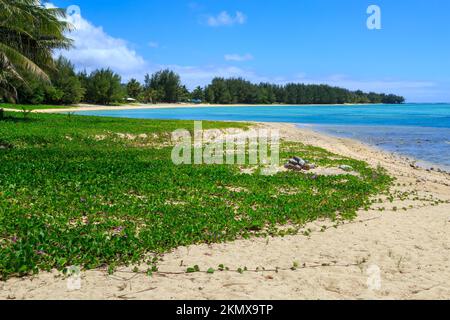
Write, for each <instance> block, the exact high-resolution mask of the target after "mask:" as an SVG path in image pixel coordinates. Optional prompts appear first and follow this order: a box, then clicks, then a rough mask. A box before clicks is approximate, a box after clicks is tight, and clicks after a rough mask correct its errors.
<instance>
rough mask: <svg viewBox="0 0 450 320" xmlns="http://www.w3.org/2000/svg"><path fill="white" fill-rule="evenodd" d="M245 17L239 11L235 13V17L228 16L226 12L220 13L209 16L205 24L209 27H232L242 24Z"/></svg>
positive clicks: (245, 19)
mask: <svg viewBox="0 0 450 320" xmlns="http://www.w3.org/2000/svg"><path fill="white" fill-rule="evenodd" d="M246 21H247V17H246V16H245V15H244V14H243V13H242V12H240V11H236V14H235V16H232V15H230V14H229V13H228V12H226V11H222V12H221V13H219V14H218V15H217V16H209V17H208V18H207V24H208V25H209V26H210V27H220V26H232V25H235V24H244V23H245V22H246Z"/></svg>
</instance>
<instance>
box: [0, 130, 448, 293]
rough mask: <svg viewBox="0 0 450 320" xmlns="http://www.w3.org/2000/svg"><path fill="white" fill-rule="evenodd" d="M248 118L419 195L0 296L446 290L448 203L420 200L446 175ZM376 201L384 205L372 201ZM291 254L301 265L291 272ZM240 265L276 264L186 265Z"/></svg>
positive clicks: (12, 283) (11, 284)
mask: <svg viewBox="0 0 450 320" xmlns="http://www.w3.org/2000/svg"><path fill="white" fill-rule="evenodd" d="M252 123H255V125H257V126H263V127H265V128H268V129H278V130H280V134H281V136H282V137H283V138H284V139H285V140H288V141H299V142H302V143H305V144H309V145H314V146H318V147H322V148H325V149H326V150H329V151H330V152H333V153H336V154H339V155H344V156H347V157H351V158H354V159H358V160H362V161H366V162H367V163H368V164H369V165H371V166H373V167H377V166H378V165H381V166H383V167H384V168H385V169H386V170H387V171H388V172H389V174H391V175H392V176H393V177H394V178H396V179H397V181H396V183H395V186H394V189H395V191H398V192H415V193H416V194H417V195H418V196H419V197H420V198H419V199H414V198H407V199H400V198H399V199H394V201H393V202H392V203H391V202H390V201H389V200H388V199H387V198H383V199H384V200H383V202H382V203H377V204H374V205H373V207H371V208H370V209H369V211H365V210H360V211H359V212H358V217H357V218H356V219H355V220H354V221H350V222H348V223H344V224H342V225H339V226H338V227H337V228H335V227H333V223H331V222H330V221H316V222H314V223H311V224H308V225H307V226H305V228H308V229H311V232H310V234H309V235H303V234H298V235H293V236H287V237H284V238H283V237H276V238H267V239H264V238H252V239H249V240H236V241H233V242H227V243H219V244H211V245H206V244H204V245H193V246H189V247H180V248H178V249H175V250H173V251H171V252H169V253H167V254H165V255H164V261H162V263H161V265H160V266H159V267H160V270H164V271H167V272H169V274H166V275H164V274H161V275H154V276H153V277H148V276H147V275H145V272H142V273H133V270H132V268H131V267H123V268H119V270H118V271H117V273H115V274H113V275H108V274H107V270H102V269H97V270H91V271H86V272H82V275H81V279H82V287H81V290H78V291H69V290H68V289H67V287H66V283H67V280H66V279H64V278H63V277H62V276H61V275H60V274H59V273H58V272H56V271H53V272H42V273H40V274H38V275H37V276H33V277H27V278H23V279H17V278H15V279H10V280H8V281H7V282H5V283H0V288H1V289H2V290H0V299H7V298H8V297H10V298H11V297H14V298H15V299H114V300H121V299H126V300H128V299H137V300H141V299H172V300H174V299H194V300H197V299H213V300H216V299H242V300H249V299H289V300H296V299H308V300H311V299H314V300H315V299H338V300H341V299H449V298H450V269H449V268H448V256H449V254H450V216H449V214H448V213H449V212H450V202H448V203H444V204H439V205H434V204H433V203H431V202H428V201H426V200H423V199H425V198H427V197H430V196H431V197H434V198H436V199H441V200H442V201H450V175H448V174H444V173H439V172H428V171H426V170H423V169H420V168H419V169H417V168H412V167H411V165H410V162H408V161H407V160H406V159H401V158H400V159H399V158H398V157H395V156H393V155H391V154H389V153H386V152H383V151H381V150H377V149H375V148H372V147H371V146H368V145H365V144H364V143H362V142H359V141H356V140H352V139H347V138H337V137H333V136H327V135H325V134H320V133H317V132H315V131H313V130H310V129H305V128H297V127H296V126H295V125H293V124H285V123H256V122H252ZM380 198H381V196H380ZM381 206H382V207H384V208H385V209H384V210H383V211H380V210H379V209H378V207H381ZM401 208H406V209H405V210H403V209H401ZM400 209H401V210H400ZM324 226H327V228H326V230H325V231H323V227H324ZM180 261H181V263H180ZM244 261H245V262H244ZM294 261H297V262H299V263H300V265H302V264H305V265H306V266H305V267H303V268H298V269H297V270H289V269H290V268H291V267H292V264H293V262H294ZM242 263H245V264H246V266H247V267H248V268H250V269H254V268H266V269H267V270H274V269H275V268H280V271H278V272H274V271H267V272H259V273H258V272H256V273H253V272H248V273H244V274H239V273H236V272H234V273H233V272H222V273H220V272H217V273H215V274H213V275H208V274H204V273H196V274H185V272H184V271H185V270H186V267H185V266H190V265H199V266H200V267H201V268H202V270H203V269H205V268H206V269H207V268H208V267H211V266H217V265H219V264H224V265H226V266H228V267H230V268H233V269H236V268H240V267H243V266H242V265H241V264H242ZM330 263H331V264H330ZM309 266H310V267H309ZM373 266H376V267H377V268H379V269H380V277H381V281H382V282H381V284H382V285H381V289H380V290H370V289H368V287H367V281H368V277H369V276H370V274H368V273H369V271H370V270H371V269H370V268H372V267H373ZM145 267H146V266H143V268H145ZM143 270H145V269H143ZM171 273H174V274H171Z"/></svg>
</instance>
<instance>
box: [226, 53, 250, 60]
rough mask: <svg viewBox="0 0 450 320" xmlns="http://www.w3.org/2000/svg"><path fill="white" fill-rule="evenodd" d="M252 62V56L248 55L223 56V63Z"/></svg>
mask: <svg viewBox="0 0 450 320" xmlns="http://www.w3.org/2000/svg"><path fill="white" fill-rule="evenodd" d="M249 60H253V56H252V55H251V54H249V53H247V54H244V55H239V54H226V55H225V61H236V62H242V61H249Z"/></svg>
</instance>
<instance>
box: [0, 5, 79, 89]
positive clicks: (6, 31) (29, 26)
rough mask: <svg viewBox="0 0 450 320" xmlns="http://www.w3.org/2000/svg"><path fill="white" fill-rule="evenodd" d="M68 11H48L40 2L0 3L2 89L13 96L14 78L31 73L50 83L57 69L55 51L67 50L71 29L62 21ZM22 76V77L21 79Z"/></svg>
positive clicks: (57, 9)
mask: <svg viewBox="0 0 450 320" xmlns="http://www.w3.org/2000/svg"><path fill="white" fill-rule="evenodd" d="M64 17H65V11H64V10H62V9H59V8H46V7H44V6H43V5H42V4H41V2H40V1H39V0H0V60H1V64H0V74H2V76H0V81H1V82H0V86H1V89H2V91H8V92H9V93H11V92H12V93H13V94H14V91H15V89H13V90H12V88H13V87H12V84H11V82H10V80H11V78H15V79H23V74H25V73H29V74H31V75H33V76H36V77H38V78H40V79H42V80H44V81H49V77H48V75H47V72H48V71H49V70H51V69H54V60H53V50H55V49H68V48H70V47H71V45H72V41H71V40H70V39H68V38H67V37H66V36H65V34H66V32H68V31H70V30H71V26H70V25H69V24H68V23H67V22H65V21H63V20H62V19H63V18H64ZM21 75H22V76H21Z"/></svg>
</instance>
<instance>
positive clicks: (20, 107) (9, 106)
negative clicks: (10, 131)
mask: <svg viewBox="0 0 450 320" xmlns="http://www.w3.org/2000/svg"><path fill="white" fill-rule="evenodd" d="M1 108H4V109H14V110H24V109H25V110H48V109H67V108H76V106H54V105H46V104H37V105H28V104H26V105H25V104H11V103H0V109H1Z"/></svg>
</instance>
